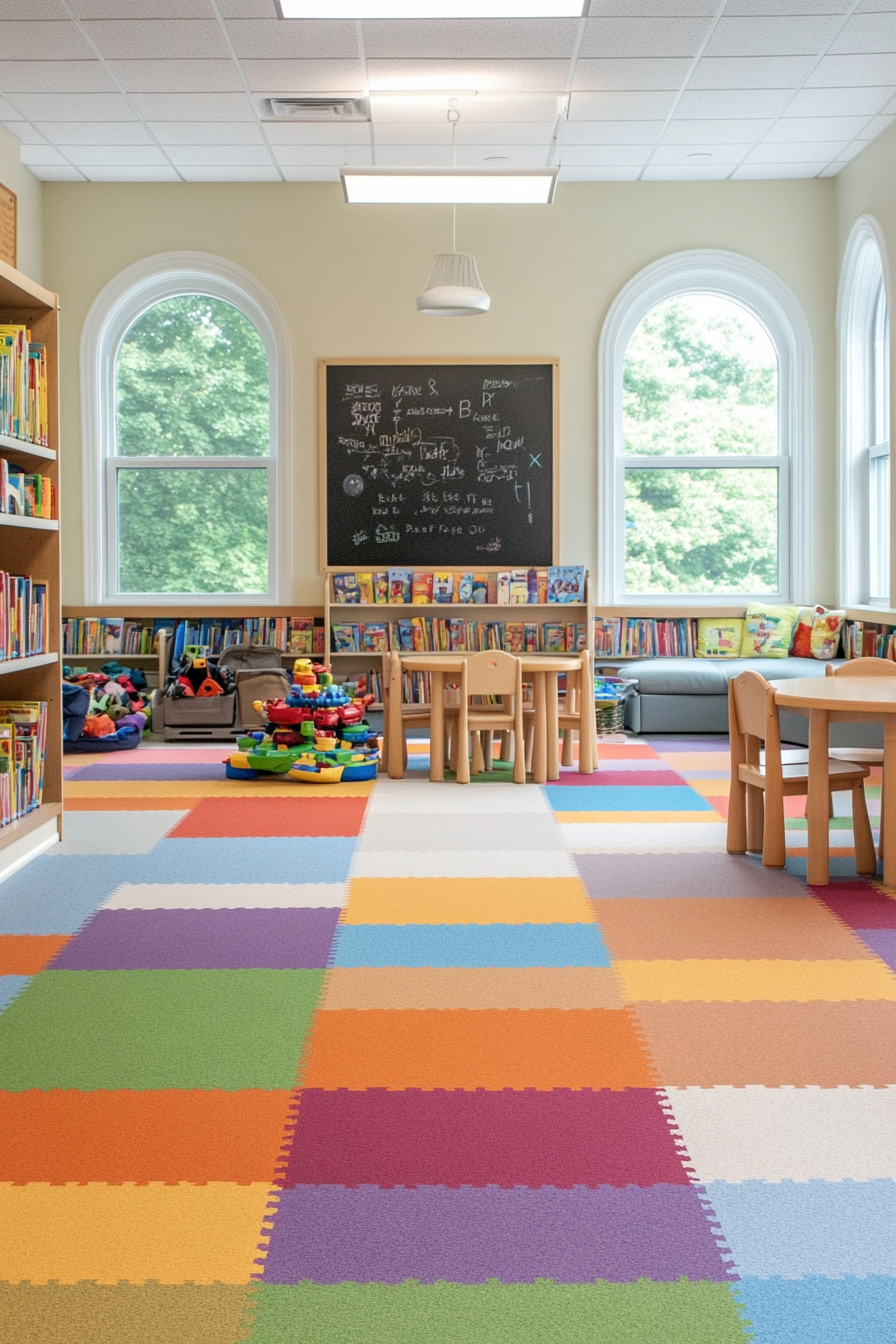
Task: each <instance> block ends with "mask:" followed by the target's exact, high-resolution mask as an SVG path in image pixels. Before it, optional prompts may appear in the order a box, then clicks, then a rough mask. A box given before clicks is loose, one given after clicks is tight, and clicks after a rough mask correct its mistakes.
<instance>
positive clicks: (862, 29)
mask: <svg viewBox="0 0 896 1344" xmlns="http://www.w3.org/2000/svg"><path fill="white" fill-rule="evenodd" d="M871 51H896V13H891V14H857V15H854V16H853V18H851V19H850V20H849V22H848V23H847V25H846V27H845V28H844V29H843V31H842V33H840V34H838V36H837V40H836V41H835V42H834V44H833V45H832V47H831V55H832V56H836V55H840V54H849V53H854V52H855V53H865V52H871Z"/></svg>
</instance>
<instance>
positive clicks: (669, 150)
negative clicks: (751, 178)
mask: <svg viewBox="0 0 896 1344" xmlns="http://www.w3.org/2000/svg"><path fill="white" fill-rule="evenodd" d="M754 143H755V141H753V140H750V141H749V142H747V143H746V144H741V145H708V144H706V143H701V142H700V141H699V140H698V141H696V143H694V144H693V145H657V147H656V149H655V150H654V153H653V157H652V158H651V160H650V162H651V164H656V165H658V166H659V165H662V166H664V167H667V168H668V167H674V166H676V165H677V166H679V167H681V168H727V170H728V171H729V172H730V171H731V169H732V168H733V167H734V165H735V164H736V163H740V161H741V159H743V158H744V157H745V156H746V155H747V154H748V153H749V152H750V150H751V149H752V148H753V145H754ZM705 154H708V155H709V158H706V157H704V155H705ZM696 155H699V156H700V157H699V158H697V157H694V156H696Z"/></svg>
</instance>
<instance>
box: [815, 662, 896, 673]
mask: <svg viewBox="0 0 896 1344" xmlns="http://www.w3.org/2000/svg"><path fill="white" fill-rule="evenodd" d="M824 671H825V676H827V677H896V663H894V662H893V661H892V659H890V658H850V660H849V662H848V663H844V664H843V666H842V667H831V665H830V663H828V665H827V667H826V668H825V670H824Z"/></svg>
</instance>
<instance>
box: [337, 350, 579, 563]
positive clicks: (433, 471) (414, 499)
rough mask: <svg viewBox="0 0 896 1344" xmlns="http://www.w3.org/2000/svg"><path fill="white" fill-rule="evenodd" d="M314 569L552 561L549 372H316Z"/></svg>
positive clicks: (501, 365) (516, 366)
mask: <svg viewBox="0 0 896 1344" xmlns="http://www.w3.org/2000/svg"><path fill="white" fill-rule="evenodd" d="M320 372H321V377H320V397H321V480H322V483H323V500H322V508H321V514H322V520H323V521H324V522H325V531H324V536H323V538H322V545H321V553H322V568H324V569H326V568H328V567H329V568H334V567H335V568H352V569H386V568H388V567H389V566H390V565H394V566H398V565H407V566H414V565H416V566H421V567H422V566H431V567H434V568H441V567H446V568H450V567H452V566H461V565H462V566H465V567H467V568H470V569H473V568H475V567H477V566H479V567H486V566H500V567H502V568H503V567H505V566H507V567H521V566H530V565H550V564H554V563H555V560H556V556H555V549H556V538H555V535H554V533H555V526H554V520H555V508H556V451H555V448H556V445H555V433H556V418H557V404H556V402H557V361H556V360H552V359H541V360H536V359H533V360H531V361H528V360H524V361H520V360H513V361H504V362H502V361H500V360H496V361H494V362H493V363H488V364H487V363H481V362H479V363H473V362H465V361H459V360H457V361H455V360H452V361H446V362H444V363H422V362H415V361H413V360H403V361H395V362H394V363H393V362H386V363H373V362H367V361H357V362H355V361H348V362H344V363H337V362H336V361H332V362H331V361H329V360H322V361H321V370H320Z"/></svg>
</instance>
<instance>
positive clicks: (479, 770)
mask: <svg viewBox="0 0 896 1344" xmlns="http://www.w3.org/2000/svg"><path fill="white" fill-rule="evenodd" d="M470 769H471V771H472V773H473V774H474V775H482V774H484V773H485V760H484V758H483V755H482V734H481V733H479V732H476V733H474V734H473V764H472V765H471V767H470Z"/></svg>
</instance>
